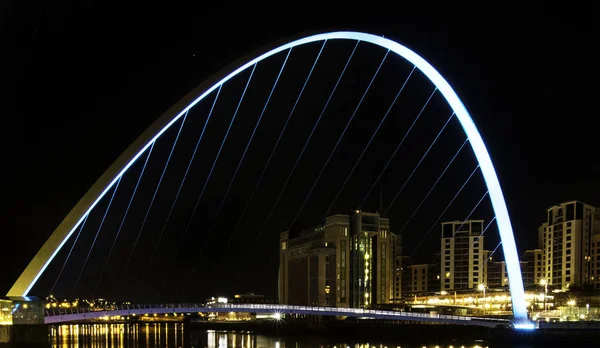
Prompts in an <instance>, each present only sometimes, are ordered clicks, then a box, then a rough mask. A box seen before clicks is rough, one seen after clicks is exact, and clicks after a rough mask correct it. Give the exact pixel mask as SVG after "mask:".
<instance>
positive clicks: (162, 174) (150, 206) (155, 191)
mask: <svg viewBox="0 0 600 348" xmlns="http://www.w3.org/2000/svg"><path fill="white" fill-rule="evenodd" d="M188 113H189V109H188V110H187V111H186V112H185V115H183V119H182V120H181V125H180V126H179V130H178V131H177V136H176V137H175V141H173V145H172V146H171V151H170V152H169V156H168V157H167V161H166V162H165V165H164V167H163V170H162V173H161V174H160V178H159V179H158V183H157V184H156V188H155V189H154V193H153V194H152V199H151V200H150V204H149V205H148V209H147V210H146V215H144V220H143V221H142V225H141V226H140V229H139V230H138V233H137V236H136V237H135V241H134V242H133V246H132V247H131V251H130V252H129V256H128V257H127V261H126V262H125V267H123V271H122V272H121V277H120V279H119V282H118V283H117V291H118V290H119V287H120V286H121V282H122V281H123V277H124V276H125V274H126V273H127V268H128V267H129V264H130V262H131V257H132V256H133V254H134V252H135V249H136V247H137V245H138V242H139V240H140V236H141V235H142V231H143V230H144V227H145V226H146V222H147V221H148V215H149V214H150V210H151V209H152V205H153V204H154V200H155V199H156V194H157V193H158V189H159V188H160V185H161V184H162V181H163V178H164V176H165V173H166V172H167V168H168V167H169V162H170V161H171V156H172V155H173V151H174V150H175V146H176V145H177V141H178V140H179V135H180V134H181V130H182V129H183V125H184V124H185V121H186V119H187V116H188Z"/></svg>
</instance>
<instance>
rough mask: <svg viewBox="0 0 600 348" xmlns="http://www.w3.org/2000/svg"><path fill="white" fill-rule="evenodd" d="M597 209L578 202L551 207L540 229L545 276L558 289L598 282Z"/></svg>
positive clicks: (593, 284)
mask: <svg viewBox="0 0 600 348" xmlns="http://www.w3.org/2000/svg"><path fill="white" fill-rule="evenodd" d="M597 210H598V209H597V208H595V207H593V206H591V205H588V204H585V203H583V202H579V201H570V202H565V203H560V204H558V205H555V206H552V207H550V208H548V209H547V211H546V213H547V214H546V221H545V222H544V223H543V224H542V225H541V226H540V227H539V229H538V241H539V242H540V243H541V245H540V247H541V249H542V252H543V254H542V264H543V266H544V272H543V277H544V278H545V280H546V281H547V282H548V284H550V285H552V286H553V287H555V288H560V289H562V290H568V289H569V288H571V287H573V286H575V287H586V286H592V287H595V288H596V289H599V288H600V283H598V276H599V275H600V274H597V273H596V272H598V269H599V267H598V262H599V261H600V260H599V259H598V242H599V241H600V239H599V238H600V237H598V236H597V234H598V233H600V228H599V224H598V218H599V216H598V214H597V213H596V211H597Z"/></svg>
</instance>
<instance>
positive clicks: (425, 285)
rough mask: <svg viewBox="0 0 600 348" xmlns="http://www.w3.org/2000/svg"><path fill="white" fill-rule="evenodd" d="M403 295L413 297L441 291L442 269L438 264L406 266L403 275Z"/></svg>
mask: <svg viewBox="0 0 600 348" xmlns="http://www.w3.org/2000/svg"><path fill="white" fill-rule="evenodd" d="M402 284H403V287H402V294H403V296H411V295H414V294H418V293H424V292H437V291H440V268H439V265H437V264H415V265H405V266H404V272H403V274H402Z"/></svg>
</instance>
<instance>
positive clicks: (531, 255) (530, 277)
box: [488, 249, 545, 287]
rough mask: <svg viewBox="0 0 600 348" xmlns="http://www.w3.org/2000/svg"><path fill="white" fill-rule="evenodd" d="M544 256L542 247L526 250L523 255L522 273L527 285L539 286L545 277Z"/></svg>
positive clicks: (524, 282) (524, 283)
mask: <svg viewBox="0 0 600 348" xmlns="http://www.w3.org/2000/svg"><path fill="white" fill-rule="evenodd" d="M543 256H544V251H543V250H542V249H532V250H525V253H524V255H523V256H522V257H521V273H522V275H523V285H524V286H525V287H535V286H538V285H539V284H540V282H541V281H542V279H545V272H544V265H543ZM488 272H489V271H488Z"/></svg>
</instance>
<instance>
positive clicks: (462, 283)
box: [440, 220, 488, 290]
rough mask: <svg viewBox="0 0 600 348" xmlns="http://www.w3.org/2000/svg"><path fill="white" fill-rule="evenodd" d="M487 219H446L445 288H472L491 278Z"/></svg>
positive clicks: (442, 264) (443, 246)
mask: <svg viewBox="0 0 600 348" xmlns="http://www.w3.org/2000/svg"><path fill="white" fill-rule="evenodd" d="M482 232H483V220H466V221H451V222H443V223H442V238H441V254H440V267H441V272H440V273H441V274H440V288H441V290H455V289H472V288H477V286H478V285H479V284H485V283H486V282H487V265H486V264H485V262H486V260H487V254H488V253H487V252H486V251H484V249H483V244H484V240H485V236H483V235H482Z"/></svg>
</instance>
